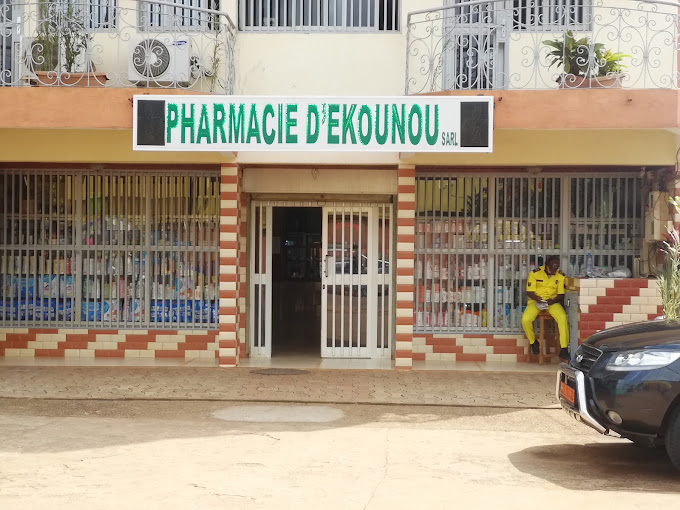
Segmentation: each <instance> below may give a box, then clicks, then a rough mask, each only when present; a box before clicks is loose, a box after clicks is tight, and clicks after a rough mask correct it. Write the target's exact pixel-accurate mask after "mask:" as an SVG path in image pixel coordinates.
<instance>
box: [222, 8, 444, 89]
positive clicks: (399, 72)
mask: <svg viewBox="0 0 680 510" xmlns="http://www.w3.org/2000/svg"><path fill="white" fill-rule="evenodd" d="M232 1H233V3H234V4H235V3H236V0H232ZM438 5H442V1H441V0H439V1H437V0H402V12H401V31H400V32H384V33H377V34H365V33H300V32H294V33H271V32H263V33H254V32H239V34H238V36H237V43H236V86H235V90H234V92H235V93H236V94H270V95H288V94H290V95H397V96H400V95H403V94H404V87H405V80H406V33H407V30H406V20H407V14H408V13H409V12H410V11H413V10H416V9H425V8H428V7H435V6H438ZM233 19H234V21H235V22H236V21H237V20H238V17H237V16H236V12H234V18H233Z"/></svg>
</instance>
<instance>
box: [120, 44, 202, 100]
mask: <svg viewBox="0 0 680 510" xmlns="http://www.w3.org/2000/svg"><path fill="white" fill-rule="evenodd" d="M128 79H129V80H130V81H131V82H132V83H134V84H136V85H138V86H141V87H144V86H153V85H156V84H157V85H168V84H187V83H189V81H190V80H191V42H190V41H189V39H188V38H177V37H172V36H156V37H146V38H139V39H135V40H132V41H130V45H129V51H128Z"/></svg>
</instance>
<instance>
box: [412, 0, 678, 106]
mask: <svg viewBox="0 0 680 510" xmlns="http://www.w3.org/2000/svg"><path fill="white" fill-rule="evenodd" d="M451 4H454V2H451ZM679 22H680V10H679V8H678V4H677V3H676V2H666V1H656V2H648V1H645V0H641V1H630V0H595V1H593V0H514V1H509V0H493V1H488V0H486V1H456V2H455V5H450V6H446V7H439V8H435V9H427V10H419V11H413V12H411V13H409V15H408V23H407V47H406V87H405V89H406V90H405V93H406V94H407V95H408V94H426V93H444V92H446V91H456V92H451V93H457V91H494V90H549V89H581V88H591V89H600V88H617V89H678V84H679V78H680V76H679V75H678V71H679V70H678V40H679V36H680V34H679Z"/></svg>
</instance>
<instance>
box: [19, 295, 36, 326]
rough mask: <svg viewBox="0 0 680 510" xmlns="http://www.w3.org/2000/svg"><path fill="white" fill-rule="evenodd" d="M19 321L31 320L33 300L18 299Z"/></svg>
mask: <svg viewBox="0 0 680 510" xmlns="http://www.w3.org/2000/svg"><path fill="white" fill-rule="evenodd" d="M19 320H20V321H30V320H33V300H32V299H20V300H19Z"/></svg>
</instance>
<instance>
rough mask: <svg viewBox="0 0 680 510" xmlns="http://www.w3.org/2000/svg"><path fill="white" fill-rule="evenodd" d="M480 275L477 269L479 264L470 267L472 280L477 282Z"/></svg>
mask: <svg viewBox="0 0 680 510" xmlns="http://www.w3.org/2000/svg"><path fill="white" fill-rule="evenodd" d="M480 274H481V270H480V268H479V264H477V263H475V265H474V266H472V279H473V280H479V276H480Z"/></svg>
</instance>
